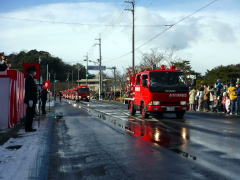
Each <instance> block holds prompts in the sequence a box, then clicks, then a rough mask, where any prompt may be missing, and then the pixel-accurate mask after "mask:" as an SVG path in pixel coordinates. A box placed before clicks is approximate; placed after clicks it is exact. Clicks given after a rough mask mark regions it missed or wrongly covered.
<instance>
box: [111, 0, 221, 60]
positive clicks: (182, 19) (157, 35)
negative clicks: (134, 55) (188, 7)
mask: <svg viewBox="0 0 240 180" xmlns="http://www.w3.org/2000/svg"><path fill="white" fill-rule="evenodd" d="M217 1H219V0H213V1H211V2H209V3H208V4H206V5H204V6H203V7H201V8H199V9H197V10H196V11H194V12H192V13H191V14H189V15H187V16H184V17H183V18H181V19H180V20H179V21H177V22H175V23H174V24H172V25H166V26H168V27H167V28H166V29H164V30H163V31H161V32H160V33H158V34H156V35H154V36H153V37H151V38H150V39H148V40H147V41H145V42H144V43H142V44H140V45H139V46H137V48H136V50H139V49H140V48H141V47H143V46H145V45H146V44H148V43H150V42H151V41H153V40H154V39H156V38H158V37H159V36H161V35H163V34H165V33H166V32H167V31H169V30H170V29H172V28H173V27H174V26H176V25H178V24H180V23H181V22H183V21H185V20H187V19H189V18H190V17H192V16H193V15H195V14H197V13H198V12H200V11H202V10H204V9H206V8H207V7H209V6H211V5H212V4H214V3H216V2H217ZM129 54H131V51H129V52H127V53H125V54H123V55H121V56H119V57H117V58H113V59H110V61H113V60H116V59H119V58H122V57H125V56H127V55H129Z"/></svg>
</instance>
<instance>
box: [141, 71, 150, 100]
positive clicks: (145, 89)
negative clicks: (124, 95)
mask: <svg viewBox="0 0 240 180" xmlns="http://www.w3.org/2000/svg"><path fill="white" fill-rule="evenodd" d="M141 86H142V87H141V88H142V89H141V93H142V100H143V101H144V103H145V104H148V103H149V95H150V94H149V78H148V75H147V74H143V75H142V82H141Z"/></svg>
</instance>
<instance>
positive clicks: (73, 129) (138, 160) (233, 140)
mask: <svg viewBox="0 0 240 180" xmlns="http://www.w3.org/2000/svg"><path fill="white" fill-rule="evenodd" d="M86 111H89V112H86ZM59 112H61V113H63V114H64V117H63V118H61V119H59V120H56V121H55V122H54V131H53V139H52V145H51V147H50V149H51V152H50V164H49V173H48V174H49V179H239V174H240V172H239V169H240V151H239V147H240V140H239V139H240V119H239V118H237V117H225V116H224V115H223V114H212V113H207V114H206V113H187V114H186V116H185V118H184V120H180V119H176V118H175V117H174V116H171V115H164V116H163V117H161V118H156V117H152V118H149V119H147V120H144V119H142V118H141V117H140V116H139V115H136V116H135V117H130V116H129V115H128V111H127V108H126V105H123V104H118V103H113V102H112V103H110V102H98V101H92V102H90V103H89V104H88V103H80V104H75V107H74V106H73V105H72V104H67V103H62V104H61V105H58V106H57V108H56V113H59ZM97 117H100V118H97Z"/></svg>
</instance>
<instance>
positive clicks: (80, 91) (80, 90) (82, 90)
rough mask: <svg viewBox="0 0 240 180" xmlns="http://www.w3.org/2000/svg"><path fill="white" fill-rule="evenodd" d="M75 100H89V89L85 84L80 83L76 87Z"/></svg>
mask: <svg viewBox="0 0 240 180" xmlns="http://www.w3.org/2000/svg"><path fill="white" fill-rule="evenodd" d="M76 92H77V97H76V98H75V100H77V101H87V102H89V101H90V89H89V87H88V86H87V85H80V86H78V87H77V91H76Z"/></svg>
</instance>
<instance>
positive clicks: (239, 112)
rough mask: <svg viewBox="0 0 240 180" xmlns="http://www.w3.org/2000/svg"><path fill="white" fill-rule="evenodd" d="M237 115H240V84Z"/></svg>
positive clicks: (238, 86) (239, 85)
mask: <svg viewBox="0 0 240 180" xmlns="http://www.w3.org/2000/svg"><path fill="white" fill-rule="evenodd" d="M237 115H240V84H237Z"/></svg>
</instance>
